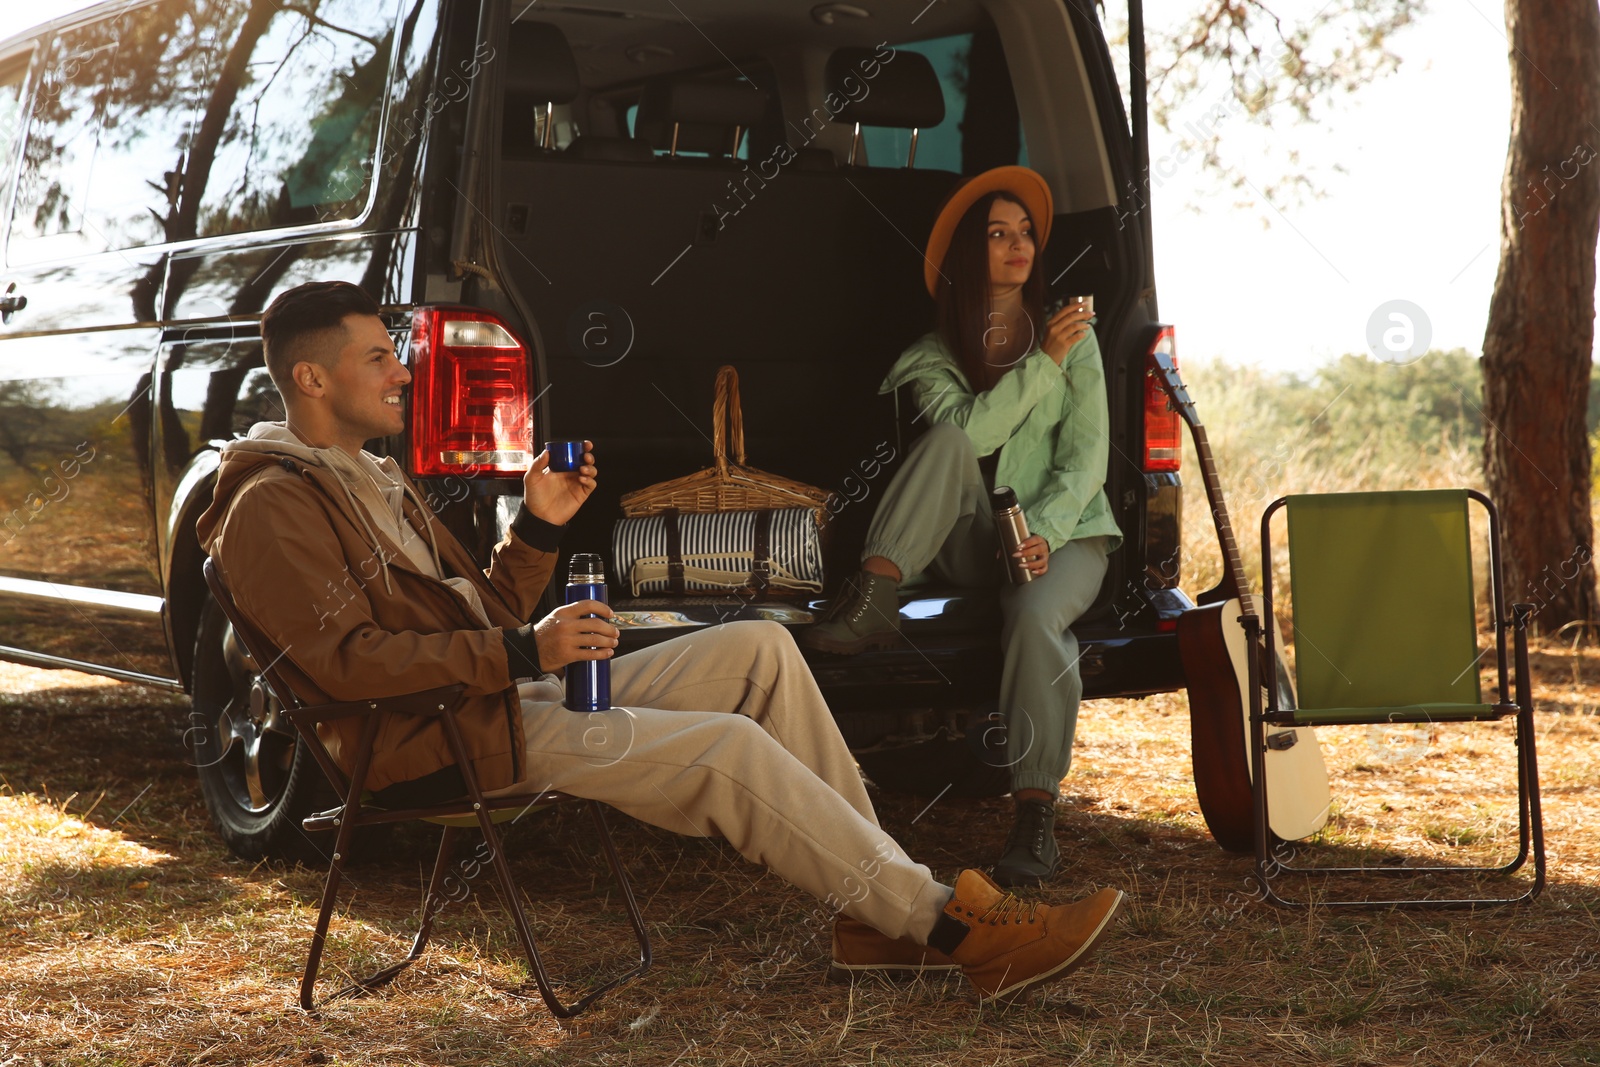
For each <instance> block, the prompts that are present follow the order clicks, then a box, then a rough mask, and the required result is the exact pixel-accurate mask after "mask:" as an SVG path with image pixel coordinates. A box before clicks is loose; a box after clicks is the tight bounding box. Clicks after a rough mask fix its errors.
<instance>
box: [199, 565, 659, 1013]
mask: <svg viewBox="0 0 1600 1067" xmlns="http://www.w3.org/2000/svg"><path fill="white" fill-rule="evenodd" d="M204 569H205V576H206V583H207V584H208V585H209V586H210V587H211V593H212V595H213V596H215V597H216V599H217V603H218V605H220V606H221V608H222V611H223V613H224V614H225V615H226V616H227V617H228V621H229V622H231V623H232V624H233V630H234V635H235V637H236V638H238V640H239V641H240V643H241V644H242V645H243V646H244V648H245V650H246V652H247V653H248V654H249V655H250V656H251V657H252V658H253V659H254V660H255V662H256V663H257V664H259V665H261V673H262V676H263V677H264V678H265V679H266V681H267V684H268V686H270V687H271V689H272V692H273V693H274V694H275V695H276V696H277V697H278V699H280V700H281V701H283V703H284V709H285V710H284V715H285V716H286V717H287V718H288V719H289V721H290V722H291V723H293V724H294V727H295V729H296V730H297V731H298V732H299V734H300V738H301V741H302V742H303V743H304V744H306V745H307V746H308V747H309V750H310V752H311V753H312V755H314V756H315V757H316V759H317V763H318V764H320V765H321V767H322V770H323V772H324V773H325V774H326V775H327V776H328V780H329V781H330V782H332V783H333V785H334V788H335V789H337V790H338V792H339V793H340V794H341V795H342V796H343V797H344V804H343V805H341V806H340V807H338V808H334V809H333V810H331V811H326V812H320V813H318V814H315V815H312V816H310V817H309V818H307V819H306V820H305V821H304V823H303V826H304V827H305V829H306V830H307V831H308V832H309V831H321V830H329V829H334V830H336V831H337V833H336V835H335V839H334V845H333V857H332V861H331V863H330V865H329V867H328V880H327V884H326V886H325V887H324V889H323V891H322V907H321V910H320V912H319V913H318V915H317V927H316V931H315V932H314V933H313V934H312V937H311V953H310V956H309V957H308V958H307V960H306V969H305V973H304V974H303V975H302V977H301V980H300V1006H301V1007H302V1008H304V1009H305V1010H306V1011H313V1010H315V1007H316V1004H315V996H314V993H315V989H316V982H317V970H318V968H319V967H320V965H321V962H322V950H323V946H324V944H325V943H326V941H327V936H328V923H329V920H330V919H331V918H332V915H333V908H334V904H335V902H336V901H337V899H338V893H339V884H340V882H341V880H342V879H343V876H344V862H345V858H346V857H347V856H348V855H349V851H350V841H351V837H352V835H353V833H354V832H355V830H356V829H357V828H359V827H362V826H372V825H375V824H378V823H391V822H403V821H409V820H422V821H425V822H431V823H436V824H439V825H442V826H443V827H444V833H443V836H442V837H441V839H440V841H439V854H438V857H437V858H436V859H435V860H434V864H433V875H432V877H431V878H430V879H429V880H428V894H427V897H426V898H425V899H424V901H423V905H422V925H421V927H420V928H419V929H418V931H417V935H416V938H415V939H414V940H413V941H412V944H411V951H410V953H409V954H408V955H407V956H406V957H405V958H404V959H403V960H400V961H399V962H398V963H395V964H392V965H390V966H388V967H385V968H384V969H383V970H380V971H378V972H376V973H375V974H372V975H369V976H367V977H366V978H361V979H357V980H356V981H355V982H353V983H352V984H350V985H349V986H346V987H345V988H344V989H341V990H339V991H338V992H337V993H334V994H332V995H331V996H329V997H328V998H327V999H329V1000H333V999H337V998H339V997H344V996H354V995H357V994H361V993H366V992H370V991H371V990H374V989H377V988H379V987H381V986H384V985H387V984H388V983H389V982H390V981H392V980H393V979H394V978H395V976H396V975H398V974H399V973H400V972H401V971H403V970H405V969H406V968H407V967H409V966H410V965H411V963H412V962H413V961H415V960H416V959H417V958H418V957H419V956H421V955H422V952H423V949H424V948H426V947H427V944H428V936H429V934H430V933H431V932H432V930H433V921H434V919H435V917H436V916H437V915H438V913H439V911H440V909H441V907H442V906H443V904H444V902H445V900H446V897H447V893H446V883H447V882H449V881H451V879H449V878H447V877H446V871H447V868H448V867H449V866H450V861H451V859H452V856H453V854H454V845H455V839H456V831H457V830H460V829H464V828H468V827H471V826H474V825H475V826H477V828H478V829H479V830H480V831H482V833H483V840H484V845H485V847H486V848H487V850H488V864H489V865H490V866H492V867H493V868H494V872H495V875H496V878H497V879H498V881H499V885H500V892H501V895H502V896H503V897H504V898H505V905H506V909H507V910H508V911H510V913H511V919H512V922H513V923H514V925H515V926H516V929H517V937H518V938H519V939H520V940H521V942H522V948H523V951H524V953H526V955H527V957H528V965H529V967H530V969H531V970H532V972H533V977H534V981H535V983H536V984H537V985H538V988H539V995H540V996H542V997H543V998H544V1002H545V1004H546V1005H548V1006H549V1008H550V1011H551V1013H552V1014H553V1015H555V1016H556V1017H557V1018H562V1019H566V1018H571V1017H572V1016H574V1015H577V1014H578V1013H580V1012H582V1011H583V1010H585V1009H586V1008H588V1007H589V1006H590V1005H591V1004H593V1003H594V1002H595V1001H596V1000H597V999H599V998H600V996H602V995H603V994H605V993H607V992H609V991H610V990H612V989H615V988H616V987H617V986H619V985H621V984H622V983H623V982H627V981H629V980H631V979H633V978H637V977H638V976H639V975H641V974H644V973H645V971H647V970H649V968H650V959H651V952H650V938H649V935H648V934H647V933H646V932H645V928H644V917H643V916H642V915H641V914H640V913H639V905H638V903H637V902H636V901H635V900H634V896H633V887H632V885H631V884H630V883H629V881H628V875H627V871H626V870H625V869H624V868H623V866H622V861H621V859H620V858H619V857H618V856H617V849H616V845H615V844H614V843H613V842H612V840H611V832H610V830H609V829H608V828H607V827H606V822H605V815H604V813H603V809H602V806H601V805H600V803H599V802H598V801H593V800H590V801H580V800H579V798H577V797H571V796H568V795H566V794H564V793H558V792H553V791H545V792H542V793H539V794H538V795H536V796H529V795H522V796H511V797H499V798H487V797H485V796H484V795H483V790H482V789H481V788H480V787H479V785H478V778H477V774H476V773H475V772H474V770H473V768H472V762H471V761H470V760H469V759H467V755H466V745H465V743H464V742H463V741H462V737H461V729H460V726H459V725H458V724H457V723H456V720H455V715H454V711H455V708H456V707H457V705H458V704H459V703H460V701H461V698H462V694H463V692H464V691H465V687H464V686H460V685H452V686H445V687H443V688H439V689H429V690H425V691H423V692H419V693H410V694H406V695H404V696H395V697H385V698H383V699H381V700H355V701H344V702H340V703H335V704H322V705H316V706H308V705H306V704H304V703H303V702H301V701H300V700H298V699H297V698H296V696H295V694H294V692H293V690H292V689H291V688H290V687H289V686H288V685H287V684H286V682H285V681H284V679H283V676H282V674H281V672H279V671H277V670H275V669H274V664H276V663H277V657H278V655H279V654H280V653H279V650H278V649H276V648H274V647H273V643H272V642H270V641H268V640H267V639H266V638H265V637H263V636H262V635H261V633H260V632H259V631H258V630H257V629H256V628H255V627H254V626H252V625H251V623H250V621H249V620H248V619H246V618H245V617H244V616H243V614H242V613H241V612H240V611H239V608H238V605H237V604H236V603H235V602H234V600H233V597H232V595H231V594H230V593H229V592H228V589H227V587H226V586H225V585H224V584H223V582H222V575H221V572H220V571H219V570H218V569H217V567H216V565H215V563H214V562H213V561H212V560H210V559H209V558H208V559H207V560H206V561H205V563H204ZM391 715H404V716H419V717H426V718H437V719H438V720H439V722H440V724H441V726H442V727H443V730H444V735H445V738H446V739H447V741H448V743H449V746H450V753H451V755H452V756H453V757H454V759H455V766H456V768H457V770H459V771H460V773H461V778H462V781H463V782H464V783H465V790H466V794H465V795H464V796H462V797H460V798H459V799H456V800H453V801H451V802H449V803H441V804H433V805H431V806H427V807H405V808H400V809H384V808H380V807H377V806H375V805H374V804H373V803H372V797H371V794H370V793H369V792H368V791H367V789H366V780H367V771H368V768H369V766H370V764H371V758H372V742H373V739H374V738H375V737H376V736H377V733H378V729H379V726H380V724H381V723H382V722H383V721H384V720H385V719H386V718H387V717H389V716H391ZM354 716H359V717H362V718H364V720H365V721H364V722H363V723H362V730H361V737H360V740H359V742H358V743H357V745H356V747H355V749H354V751H353V753H351V754H350V758H351V759H352V767H351V770H350V774H349V776H348V777H347V776H346V775H345V774H344V773H343V772H342V771H341V770H340V768H339V765H338V764H337V763H335V762H334V760H333V757H332V755H331V754H330V753H329V752H328V749H327V747H326V746H325V745H324V744H323V743H322V740H321V738H320V737H318V736H317V725H318V724H319V723H324V722H331V721H333V720H335V719H343V718H349V717H354ZM563 802H581V803H585V804H586V805H587V806H588V808H589V812H590V814H591V815H592V816H593V818H594V825H595V832H596V833H597V835H598V836H599V838H600V844H601V847H602V848H603V849H604V851H605V854H606V860H607V861H608V862H609V863H610V864H611V870H612V873H613V874H615V875H616V878H617V882H618V884H619V885H620V886H621V887H622V900H623V904H624V906H625V907H626V909H627V913H628V921H629V922H630V923H632V924H633V933H634V937H635V938H636V939H637V941H638V943H639V963H638V965H637V966H635V967H634V968H633V969H632V970H629V971H627V972H626V973H624V974H621V975H618V976H617V977H615V978H612V979H611V980H610V981H607V982H605V983H604V984H603V985H601V986H599V987H598V988H596V989H593V990H591V991H590V992H588V993H587V994H585V995H584V996H583V997H582V999H580V1000H578V1001H576V1002H574V1003H572V1004H570V1005H568V1004H563V1003H562V1002H561V1001H560V999H559V998H558V997H557V996H556V994H555V990H554V989H553V988H552V987H551V984H550V977H549V975H548V974H547V973H546V971H545V968H544V963H543V961H542V960H541V959H540V956H539V949H538V946H537V945H536V944H535V943H534V939H533V931H532V929H531V928H530V927H529V925H528V918H527V915H526V914H524V912H523V908H522V898H521V895H520V894H519V892H518V890H517V886H516V883H515V882H514V881H513V880H512V877H511V867H510V865H509V864H508V863H507V862H506V856H505V848H504V846H503V845H502V844H501V840H500V834H499V831H498V830H497V829H496V828H495V824H496V823H499V822H505V821H509V820H511V819H514V818H516V817H517V816H519V815H520V814H521V813H523V812H525V811H529V810H537V809H539V808H541V807H550V806H552V805H554V804H557V803H563ZM458 881H464V880H458Z"/></svg>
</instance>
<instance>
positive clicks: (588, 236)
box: [500, 53, 957, 547]
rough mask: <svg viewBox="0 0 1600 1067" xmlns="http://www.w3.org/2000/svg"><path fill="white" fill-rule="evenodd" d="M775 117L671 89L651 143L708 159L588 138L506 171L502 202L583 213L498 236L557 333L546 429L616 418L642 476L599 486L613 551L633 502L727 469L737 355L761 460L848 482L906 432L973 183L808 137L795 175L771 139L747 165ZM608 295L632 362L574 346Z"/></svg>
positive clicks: (548, 351)
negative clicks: (615, 528)
mask: <svg viewBox="0 0 1600 1067" xmlns="http://www.w3.org/2000/svg"><path fill="white" fill-rule="evenodd" d="M905 56H906V54H905V53H902V54H901V56H900V57H897V59H896V62H899V61H900V59H903V58H905ZM917 58H919V59H920V58H921V57H917ZM934 90H935V92H937V82H934ZM884 95H885V96H888V94H884ZM913 103H915V104H916V105H917V107H916V108H915V109H914V110H915V114H913V113H912V111H913V109H911V108H909V107H907V108H905V109H901V110H895V109H894V108H892V107H889V106H888V105H887V104H880V105H879V109H880V110H878V111H875V112H873V117H874V118H876V119H878V120H880V121H889V120H899V121H903V120H905V119H907V118H915V117H920V116H922V115H924V114H926V110H927V101H926V100H925V99H921V100H916V101H913ZM769 106H770V98H769V97H768V96H767V94H766V93H764V92H762V91H761V90H759V89H757V88H754V87H751V86H749V85H747V84H743V83H737V84H735V83H726V82H725V83H721V84H717V83H704V82H700V83H690V82H681V83H676V84H668V83H661V84H660V86H659V87H653V88H652V89H651V90H647V93H646V100H645V101H642V102H641V106H640V110H639V113H638V116H637V119H636V129H638V130H639V131H640V132H641V133H642V134H643V135H644V136H643V138H642V139H641V140H643V141H644V142H645V143H646V144H654V145H656V146H659V147H660V148H662V149H664V150H666V151H669V152H670V150H671V144H672V137H673V132H672V130H673V127H674V126H675V127H676V128H677V142H678V150H679V151H680V152H684V151H706V152H709V153H715V154H714V155H712V156H711V157H710V158H709V159H707V158H698V159H694V160H693V161H691V160H690V159H685V158H683V157H682V156H680V157H678V158H676V159H673V158H671V157H669V156H667V155H658V156H655V158H654V159H653V160H650V161H647V160H646V157H644V156H643V155H641V154H640V153H639V148H640V147H641V146H640V144H639V143H638V141H633V142H630V141H629V140H627V139H624V138H597V139H591V138H590V137H589V136H588V135H585V136H583V137H580V138H578V139H577V140H576V141H574V143H573V145H572V146H571V147H570V148H569V150H568V151H566V152H564V153H559V154H555V155H541V156H538V157H536V158H529V159H524V160H516V159H508V160H506V161H504V163H503V165H502V168H501V182H500V186H501V190H502V196H503V198H504V201H505V205H504V208H503V210H515V209H516V208H517V207H518V206H530V207H531V206H534V205H541V204H542V205H570V206H571V207H570V209H563V210H556V211H538V212H530V213H529V215H530V216H531V217H533V218H535V219H537V222H536V223H534V224H533V225H532V226H530V227H528V232H527V233H525V234H517V233H512V232H510V231H509V228H502V229H503V230H504V231H505V237H506V239H507V240H508V241H509V242H510V243H511V245H512V248H511V250H510V251H509V252H508V254H506V255H504V256H503V257H502V262H503V263H504V265H505V266H506V268H507V269H508V270H509V271H510V272H511V273H512V275H513V277H514V278H515V280H516V282H517V286H518V289H519V291H520V292H521V293H522V295H523V296H524V297H525V298H526V299H527V301H528V303H529V304H530V306H531V310H532V312H533V315H534V317H535V320H536V322H537V324H538V328H539V331H540V334H541V340H542V348H543V351H544V363H545V367H544V371H545V374H546V379H545V382H546V385H547V386H548V388H550V390H551V397H552V398H553V401H554V402H553V403H552V405H551V409H552V418H553V420H554V422H553V425H551V426H548V427H542V428H541V432H545V431H548V433H549V434H551V435H552V436H560V435H573V436H583V435H588V436H591V437H594V436H595V435H596V425H597V422H598V423H599V424H603V426H604V429H603V431H602V432H603V433H604V434H605V447H606V449H607V454H608V455H609V456H611V457H612V458H613V462H616V463H617V464H619V466H620V465H625V467H626V469H627V470H628V471H629V473H630V484H628V485H617V484H614V483H608V482H605V481H602V482H601V484H600V487H599V488H598V489H597V490H596V498H597V499H595V500H594V501H593V502H592V505H591V507H588V508H585V509H584V512H583V513H582V514H580V515H579V516H578V517H577V518H576V519H575V520H574V522H575V523H577V524H579V525H580V526H584V527H585V530H584V532H583V536H584V537H585V538H589V537H593V538H595V539H598V540H600V541H602V542H604V540H605V539H606V538H607V536H608V529H609V523H610V521H611V519H612V518H614V517H615V516H616V514H617V510H616V498H617V496H618V495H620V493H622V492H625V491H627V490H630V489H636V488H639V487H640V486H642V485H645V484H648V483H650V482H652V481H657V480H662V479H666V478H670V477H676V476H678V475H682V474H684V473H686V472H689V471H693V470H698V469H700V468H702V467H704V466H706V465H708V464H709V463H710V461H711V455H710V448H709V445H708V444H707V443H706V435H707V434H708V433H709V423H710V409H711V396H712V388H711V386H712V382H713V380H714V379H715V375H716V369H717V367H718V366H720V365H721V364H724V363H733V364H735V365H737V366H738V368H739V372H740V377H741V385H742V390H743V396H744V410H745V414H746V420H745V426H746V433H747V436H748V445H749V455H750V461H751V462H752V463H754V464H755V465H757V466H765V467H767V469H773V470H778V471H780V472H781V473H783V474H786V475H788V476H791V477H795V478H799V479H802V480H807V481H811V482H813V483H814V484H817V485H820V486H822V487H824V488H828V489H837V488H839V484H838V483H839V480H840V479H841V478H843V477H844V476H845V475H846V474H848V473H850V472H852V471H853V470H855V469H856V466H857V464H858V463H860V462H862V461H865V460H869V459H872V458H873V457H874V456H878V457H879V458H881V453H880V452H879V450H878V447H877V446H878V444H879V443H880V442H885V441H887V442H889V443H891V444H892V443H893V442H894V440H895V426H894V420H893V405H892V403H891V402H889V401H888V400H887V398H880V397H878V395H877V386H878V382H879V381H880V380H881V379H882V376H883V373H884V371H885V370H886V368H887V367H888V366H889V364H890V363H891V362H893V360H894V359H895V357H896V356H897V355H898V354H899V352H900V351H901V350H902V349H903V348H904V347H905V346H906V345H907V344H908V343H910V342H911V341H912V340H914V339H915V338H916V337H917V336H919V335H920V334H922V333H923V332H925V331H926V330H927V329H928V328H929V327H930V326H931V323H932V314H933V309H932V306H931V304H930V303H929V300H928V296H927V293H926V291H925V290H924V289H923V287H922V269H921V262H922V260H921V253H922V246H923V244H924V243H925V242H926V240H927V236H928V232H929V230H930V229H931V227H932V225H933V220H934V217H935V215H936V213H937V210H938V207H939V204H940V203H941V202H942V201H943V199H944V197H945V196H946V195H947V194H948V192H949V191H950V189H951V188H952V187H953V186H954V185H955V183H956V182H957V176H956V175H954V174H952V173H949V172H943V171H928V170H922V171H918V170H909V169H906V168H904V167H901V166H898V165H897V166H893V167H877V166H873V167H867V166H856V167H839V166H837V164H836V162H835V160H834V158H833V156H832V154H831V153H829V152H827V151H826V150H825V149H813V150H809V151H808V150H806V149H803V148H801V147H800V146H798V145H797V146H795V152H794V156H793V158H791V159H789V161H788V162H787V163H786V164H784V165H782V166H777V165H775V164H774V163H773V162H772V159H771V158H769V157H768V156H767V155H766V150H764V149H763V150H762V151H761V158H760V159H749V160H741V159H738V158H734V157H732V155H731V153H732V152H733V150H734V145H735V144H736V132H735V131H736V130H739V131H742V130H743V129H745V128H747V127H748V126H750V125H752V124H756V123H760V122H762V121H763V119H764V118H765V119H767V120H768V121H770V120H771V119H772V118H773V117H774V116H773V115H771V114H770V113H769V112H768V110H767V109H768V107H769ZM802 152H804V153H805V154H804V155H802V154H801V153H802ZM897 162H898V161H897ZM535 264H536V265H537V267H535V266H533V265H535ZM595 301H604V302H606V303H608V304H610V305H614V306H616V307H619V308H621V309H622V310H623V311H625V312H626V315H627V319H628V322H629V323H630V324H631V328H632V345H631V349H630V350H629V351H628V354H627V356H626V358H623V359H621V360H620V361H615V360H613V361H606V360H597V361H596V362H595V364H594V365H591V364H590V363H587V362H585V361H584V359H583V358H582V353H581V352H579V351H574V350H573V348H572V347H571V346H572V344H573V342H572V341H571V338H572V337H573V336H580V337H581V336H582V335H583V327H584V325H585V323H586V322H587V320H586V318H585V317H586V316H587V315H589V314H591V310H590V309H592V308H593V307H594V306H595V304H594V302H595ZM575 322H577V323H579V329H578V330H577V331H576V332H574V329H573V325H574V323H575ZM613 325H617V326H620V325H621V324H620V323H613ZM601 363H604V364H605V365H600V364H601ZM563 398H564V399H563ZM596 439H597V440H598V438H596ZM801 442H804V445H803V447H802V446H801V444H800V443H801ZM884 477H887V475H884ZM885 484H886V483H885ZM870 512H871V508H870V507H869V506H867V505H864V504H859V503H856V504H851V505H850V506H849V507H848V508H847V509H846V510H845V511H844V512H843V513H841V515H840V519H839V524H838V525H839V528H838V535H839V536H838V537H837V538H836V539H835V541H834V544H835V545H836V546H841V547H842V546H843V545H845V544H847V543H848V542H849V541H850V540H851V538H852V536H853V533H852V531H851V527H852V526H855V525H857V524H859V525H860V526H861V527H862V531H864V527H865V522H866V521H867V519H868V518H870ZM591 526H592V529H589V527H591ZM862 531H856V532H855V533H860V532H862ZM578 533H579V531H576V530H575V531H574V536H577V534H578ZM856 540H857V543H859V537H857V538H856Z"/></svg>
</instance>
